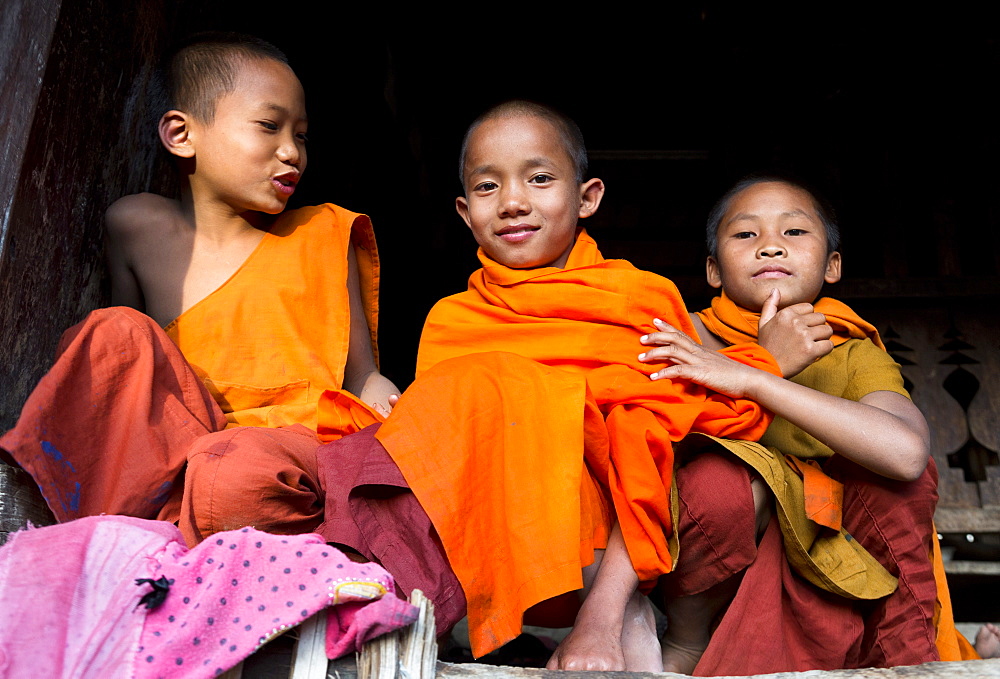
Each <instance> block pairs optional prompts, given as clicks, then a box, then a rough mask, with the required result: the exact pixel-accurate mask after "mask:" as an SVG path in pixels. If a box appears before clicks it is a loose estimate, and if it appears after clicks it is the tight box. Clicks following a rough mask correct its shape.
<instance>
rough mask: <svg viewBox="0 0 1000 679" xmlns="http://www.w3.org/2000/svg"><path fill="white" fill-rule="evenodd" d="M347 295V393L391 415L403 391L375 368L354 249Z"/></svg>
mask: <svg viewBox="0 0 1000 679" xmlns="http://www.w3.org/2000/svg"><path fill="white" fill-rule="evenodd" d="M347 294H348V297H349V299H350V304H351V337H350V344H349V346H348V349H347V364H346V365H345V366H344V389H346V390H347V391H349V392H351V393H352V394H354V395H355V396H357V397H358V398H360V399H361V400H362V401H364V402H365V403H367V404H369V405H370V406H372V407H373V408H375V410H377V411H378V412H379V413H381V414H382V415H388V414H389V412H390V411H391V410H392V406H393V405H395V404H396V401H397V400H398V399H399V389H398V388H397V387H396V385H395V384H393V383H392V382H391V381H390V380H389V379H387V378H386V377H384V376H383V375H382V373H380V372H379V371H378V368H377V367H376V366H375V352H374V351H372V339H371V331H370V329H369V328H368V320H367V319H366V318H365V310H364V303H363V302H362V300H361V281H360V277H359V276H358V259H357V256H356V255H355V254H354V248H353V247H349V248H348V250H347Z"/></svg>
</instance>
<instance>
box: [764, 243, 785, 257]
mask: <svg viewBox="0 0 1000 679" xmlns="http://www.w3.org/2000/svg"><path fill="white" fill-rule="evenodd" d="M757 256H758V257H784V256H785V249H784V248H783V247H781V246H778V245H765V246H763V247H762V248H760V249H759V250H758V251H757Z"/></svg>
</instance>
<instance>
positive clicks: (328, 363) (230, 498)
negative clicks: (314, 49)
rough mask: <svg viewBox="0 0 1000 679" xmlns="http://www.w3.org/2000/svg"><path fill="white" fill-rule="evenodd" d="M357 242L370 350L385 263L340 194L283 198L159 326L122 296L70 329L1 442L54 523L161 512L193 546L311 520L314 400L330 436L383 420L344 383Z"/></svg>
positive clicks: (289, 528) (317, 492) (318, 509)
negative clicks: (218, 280)
mask: <svg viewBox="0 0 1000 679" xmlns="http://www.w3.org/2000/svg"><path fill="white" fill-rule="evenodd" d="M352 246H353V247H354V252H355V255H356V259H357V262H358V272H359V279H360V284H361V286H360V287H361V297H362V301H363V304H364V311H365V315H366V318H367V320H368V325H369V328H370V330H371V333H372V344H373V348H374V346H375V344H374V338H375V333H376V330H377V326H376V322H377V299H378V278H379V276H378V255H377V251H376V249H375V240H374V236H373V234H372V230H371V224H370V222H369V220H368V218H367V217H365V216H364V215H359V214H355V213H353V212H350V211H348V210H344V209H342V208H340V207H337V206H334V205H322V206H318V207H307V208H301V209H298V210H293V211H290V212H287V213H284V214H282V215H280V216H279V217H278V218H277V219H276V220H275V222H274V224H273V225H272V227H271V228H270V230H269V231H268V232H267V233H266V234H264V236H263V238H262V240H261V242H260V243H259V245H258V246H257V248H256V249H255V250H254V252H253V253H251V255H250V256H249V257H248V258H247V259H246V261H245V262H244V263H243V264H242V265H241V266H240V268H239V269H238V270H237V271H236V272H235V273H234V274H233V275H232V276H231V277H230V278H229V279H228V280H227V281H226V282H225V283H224V284H223V285H222V286H220V287H219V288H218V289H216V290H215V291H214V292H212V293H211V294H209V295H208V296H207V297H205V298H204V299H203V300H201V301H200V302H198V303H197V304H195V305H194V306H192V307H191V308H190V309H188V310H187V311H185V312H184V313H183V314H181V315H180V316H179V317H178V318H177V319H176V320H175V321H174V322H172V323H171V324H169V325H168V326H167V328H166V332H164V330H163V329H161V328H160V327H158V326H157V324H156V322H155V321H154V320H153V319H151V318H149V317H148V316H146V315H145V314H142V313H140V312H138V311H136V310H135V309H130V308H122V307H113V308H108V309H99V310H97V311H94V312H92V313H91V314H89V315H88V317H87V318H86V320H84V321H83V322H82V323H79V324H77V325H76V326H74V327H72V328H70V329H69V330H67V331H66V332H65V333H64V334H63V337H62V340H61V341H60V344H59V348H58V350H57V358H56V361H55V363H54V365H53V366H52V369H51V370H50V371H49V372H48V373H47V374H46V375H45V376H44V377H43V378H42V380H41V381H40V382H39V383H38V385H37V387H36V388H35V390H34V391H33V392H32V394H31V395H30V397H29V398H28V400H27V402H26V404H25V406H24V408H23V409H22V411H21V416H20V418H19V419H18V422H17V425H16V426H15V427H14V428H13V429H12V430H10V431H9V432H7V433H6V434H5V435H4V436H3V437H2V439H0V446H2V447H3V448H4V449H5V450H8V451H9V452H10V453H11V454H12V455H13V456H14V458H15V459H16V460H17V462H18V463H19V464H20V465H21V466H22V467H24V468H25V469H26V470H28V471H29V472H30V473H31V475H32V477H33V478H34V480H35V482H36V483H37V484H38V486H39V488H40V489H41V491H42V494H43V495H44V497H45V498H46V501H47V502H48V504H49V506H50V508H51V509H52V511H53V513H54V514H55V516H56V518H57V519H58V520H59V521H68V520H71V519H75V518H79V517H82V516H90V515H95V514H101V513H108V514H124V515H129V516H135V517H140V518H158V519H161V520H166V521H170V522H178V524H179V527H180V529H181V531H182V533H183V534H184V537H185V539H186V540H187V542H188V544H189V545H191V546H193V545H194V544H196V543H197V542H199V541H200V540H202V539H204V537H205V536H206V535H207V534H210V533H212V532H216V531H219V530H227V529H231V528H237V527H242V526H245V525H254V526H256V527H258V528H261V529H265V530H267V531H269V532H275V533H282V532H288V533H295V532H309V531H311V530H312V529H314V528H315V527H316V526H317V525H318V524H319V522H320V520H321V519H322V511H323V504H324V498H323V493H322V490H321V489H320V488H319V484H318V480H317V472H316V449H317V447H318V445H319V441H318V440H317V436H316V431H315V429H316V427H317V401H320V403H319V408H318V410H319V411H320V412H322V413H323V414H324V421H325V422H326V423H327V427H326V428H325V429H324V430H323V432H322V433H323V435H324V436H325V437H327V438H328V439H332V438H336V437H337V436H339V435H342V434H345V433H349V432H351V431H356V430H357V429H360V428H362V427H363V426H366V425H367V424H370V423H371V422H374V421H377V419H379V418H378V416H377V415H376V414H375V413H374V412H372V411H371V410H370V409H369V408H368V407H367V406H365V405H364V404H362V403H361V402H360V401H358V400H357V399H356V398H354V397H353V396H351V395H350V394H348V393H346V392H344V391H342V390H340V387H341V386H342V380H343V375H344V368H345V364H346V361H347V351H348V346H349V337H350V301H349V297H348V289H347V281H348V253H349V248H350V247H352ZM321 394H322V398H321ZM237 425H254V426H237ZM303 425H305V426H303ZM224 429H225V431H223V430H224Z"/></svg>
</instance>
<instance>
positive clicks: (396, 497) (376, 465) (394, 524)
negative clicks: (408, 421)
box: [316, 424, 466, 635]
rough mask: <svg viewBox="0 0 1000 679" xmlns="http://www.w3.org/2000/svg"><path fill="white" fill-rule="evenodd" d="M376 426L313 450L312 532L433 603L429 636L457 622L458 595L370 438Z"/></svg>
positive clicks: (405, 490)
mask: <svg viewBox="0 0 1000 679" xmlns="http://www.w3.org/2000/svg"><path fill="white" fill-rule="evenodd" d="M380 426H381V425H378V424H374V425H371V426H370V427H366V428H364V429H362V430H361V431H359V432H357V433H356V434H352V435H350V436H345V437H344V438H342V439H339V440H337V441H334V442H333V443H328V444H326V445H324V446H321V447H320V449H319V452H318V453H317V463H318V466H319V481H320V486H321V487H322V489H323V491H324V492H325V493H326V520H325V521H324V522H323V523H322V524H320V526H319V528H317V529H316V532H317V533H319V534H320V535H322V536H323V537H324V538H325V539H326V540H327V542H333V543H335V544H338V545H345V546H347V547H350V548H351V549H353V550H355V551H357V552H359V553H360V554H362V555H363V556H365V557H366V558H368V559H370V560H372V561H375V562H376V563H378V564H380V565H381V566H382V567H383V568H385V569H386V570H387V571H389V573H391V574H392V577H393V579H394V580H395V581H396V586H397V587H398V588H399V590H400V591H401V592H402V593H403V594H404V595H405V596H407V597H408V596H409V595H410V592H412V591H413V590H414V589H419V590H421V591H422V592H423V593H424V595H425V596H426V597H427V598H428V599H430V600H431V601H432V602H433V603H434V615H435V618H436V623H437V632H438V634H439V635H440V634H444V633H445V632H447V631H448V630H450V629H451V628H452V627H453V626H454V625H455V623H457V622H458V621H459V620H461V619H462V618H463V617H465V614H466V603H465V593H464V592H463V591H462V586H461V584H460V583H459V582H458V578H456V577H455V574H454V572H453V571H452V569H451V566H450V565H449V564H448V558H447V557H446V556H445V553H444V548H443V547H442V546H441V542H440V541H439V540H438V537H437V533H436V532H435V530H434V527H433V526H432V525H431V521H430V519H429V518H428V517H427V513H426V512H424V510H423V508H422V507H421V506H420V503H419V502H417V499H416V497H414V495H413V493H412V492H410V489H409V486H408V485H407V483H406V480H405V479H404V478H403V475H402V473H400V471H399V468H398V467H397V466H396V463H395V462H393V460H392V458H391V457H390V456H389V453H388V452H386V450H385V448H384V447H383V446H382V444H381V443H379V442H378V441H377V440H376V439H375V432H377V431H378V429H379V427H380Z"/></svg>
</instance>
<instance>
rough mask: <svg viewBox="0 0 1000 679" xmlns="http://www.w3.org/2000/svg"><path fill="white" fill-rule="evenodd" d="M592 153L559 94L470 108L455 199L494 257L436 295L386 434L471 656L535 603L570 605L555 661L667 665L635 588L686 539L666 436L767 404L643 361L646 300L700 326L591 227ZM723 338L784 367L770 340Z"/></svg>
mask: <svg viewBox="0 0 1000 679" xmlns="http://www.w3.org/2000/svg"><path fill="white" fill-rule="evenodd" d="M585 172H586V151H585V149H584V145H583V140H582V136H581V135H580V132H579V128H577V127H576V125H575V124H574V123H573V122H572V121H570V120H569V119H567V118H565V117H564V116H562V115H560V114H558V113H556V112H554V111H552V110H551V109H549V108H546V107H543V106H540V105H537V104H533V103H528V102H517V101H515V102H508V103H506V104H501V105H500V106H498V107H496V108H494V109H491V110H489V111H487V112H486V113H485V114H484V115H482V116H481V117H480V118H479V119H477V120H476V121H475V122H474V123H473V124H472V126H471V127H470V128H469V131H468V132H467V134H466V138H465V143H464V145H463V152H462V162H461V173H462V182H463V186H464V189H465V195H464V196H461V197H459V198H458V199H457V201H456V203H457V209H458V212H459V214H460V215H461V216H462V218H463V219H464V220H465V222H466V224H467V225H468V226H469V228H470V229H471V230H472V233H473V235H474V236H475V238H476V241H477V242H478V243H479V245H480V251H479V258H480V260H481V261H482V264H483V267H482V269H480V270H479V271H477V272H475V273H474V274H473V275H472V277H471V278H470V281H469V289H468V290H467V291H466V292H462V293H459V294H457V295H453V296H451V297H448V298H446V299H444V300H441V301H440V302H438V304H437V305H436V306H435V307H434V309H433V310H432V311H431V312H430V314H429V316H428V318H427V322H426V324H425V327H424V332H423V336H422V338H421V343H420V351H419V356H418V365H417V379H416V381H415V382H414V383H413V385H412V386H411V387H410V388H409V389H408V390H407V392H406V393H405V394H404V395H403V396H402V398H401V399H400V401H399V403H398V404H397V405H396V406H395V408H394V410H393V412H392V414H391V416H390V417H389V418H388V419H387V421H386V422H385V424H383V425H382V427H381V429H379V431H378V432H377V434H376V435H375V438H376V439H377V440H378V442H380V443H381V444H382V445H383V446H384V447H385V449H386V450H387V451H388V453H389V454H390V455H391V456H392V459H393V461H394V462H395V464H396V465H398V467H399V470H400V471H401V472H402V476H403V477H405V480H406V483H407V484H408V486H409V488H410V489H411V490H412V491H413V493H414V494H415V496H416V499H417V500H419V502H420V505H421V506H422V507H423V510H424V511H426V513H427V515H428V516H429V517H430V520H431V522H432V523H433V527H434V529H435V531H436V535H437V537H438V538H439V539H440V542H441V544H442V546H443V549H444V552H445V553H446V554H447V558H448V561H449V563H450V565H451V568H452V569H453V570H454V573H455V575H456V576H457V578H458V580H459V581H460V582H461V586H462V589H463V590H464V593H465V597H466V599H467V601H468V615H469V625H470V636H471V641H472V646H473V654H474V655H476V656H477V657H478V656H482V655H484V654H485V653H487V652H489V651H492V650H493V649H495V648H498V647H499V646H501V645H503V644H504V643H506V642H508V641H510V640H511V639H513V638H514V637H516V636H517V635H518V634H519V633H520V631H521V625H522V620H529V621H536V622H545V623H548V624H554V625H556V626H563V625H567V624H573V622H574V616H575V626H574V630H573V632H572V633H571V634H570V636H569V637H567V638H566V640H564V642H563V643H562V644H561V645H560V647H559V648H558V649H557V651H556V653H555V655H554V656H553V657H552V659H551V660H550V663H549V666H550V667H553V668H561V669H593V670H625V669H629V670H634V671H642V670H652V671H655V670H658V669H660V665H661V659H660V651H659V644H658V641H657V639H656V636H655V626H654V622H653V619H652V611H651V610H650V608H649V603H648V600H647V599H646V598H645V597H644V596H643V595H642V594H641V593H640V587H644V588H645V587H649V586H652V584H653V583H654V582H655V581H656V579H657V578H658V577H659V576H661V575H662V574H664V573H666V572H668V571H670V569H671V567H672V565H673V562H674V558H675V557H676V541H675V540H674V539H673V537H672V536H673V525H672V518H671V516H672V513H673V512H672V509H674V507H673V506H672V505H673V504H674V503H673V502H672V493H671V485H672V469H673V445H672V444H673V443H674V442H677V441H679V440H681V439H682V438H683V437H685V436H686V435H687V434H688V433H690V432H692V431H698V432H705V433H709V434H713V435H717V436H723V437H736V438H748V439H756V438H757V437H759V436H760V435H761V434H762V433H763V431H764V429H765V428H766V426H767V424H768V422H769V419H770V418H769V416H768V415H767V414H766V413H765V412H764V411H763V410H762V409H761V408H759V407H758V406H757V405H756V404H755V403H753V402H751V401H748V400H744V399H733V398H730V397H727V396H722V395H720V394H718V393H715V392H713V391H710V390H707V389H705V388H703V387H700V386H698V385H695V384H693V383H692V382H690V381H688V380H684V379H680V380H659V381H656V382H651V381H650V380H649V379H648V377H647V375H646V372H645V371H644V369H645V366H644V365H643V364H642V363H640V362H639V361H638V360H637V347H638V346H639V345H638V344H637V343H636V335H635V333H636V332H637V331H639V332H650V331H653V330H655V327H654V326H653V325H652V324H651V322H650V318H651V316H650V314H651V313H652V312H653V311H654V310H655V312H656V313H658V314H661V315H663V316H662V317H663V318H667V319H668V320H670V321H671V322H672V323H677V324H680V325H681V326H682V327H684V328H687V330H688V331H689V332H693V327H692V326H691V325H690V321H689V320H688V316H687V312H686V310H685V307H684V303H683V301H682V299H681V297H680V295H679V294H678V292H677V290H676V288H675V287H674V285H673V284H672V283H670V281H668V280H666V279H664V278H662V277H660V276H657V275H654V274H651V273H648V272H644V271H640V270H637V269H636V268H635V267H633V266H632V265H630V264H629V263H627V262H624V261H621V260H605V259H604V258H603V257H602V256H601V253H600V252H599V251H598V249H597V245H596V244H595V242H594V241H593V239H591V238H590V236H588V235H587V233H586V232H585V231H583V230H581V229H579V228H578V226H577V221H578V219H580V218H584V217H588V216H590V215H592V214H593V213H594V212H595V211H596V210H597V208H598V206H599V205H600V202H601V198H602V196H603V194H604V185H603V183H602V182H601V180H600V179H596V178H591V179H585V174H584V173H585ZM723 353H724V354H726V355H727V356H728V358H725V359H724V360H731V359H735V361H742V362H744V363H746V364H747V365H750V366H754V368H755V369H757V368H760V369H763V370H770V371H772V372H774V373H775V374H777V366H776V365H775V364H774V363H773V361H771V360H770V359H769V357H768V355H767V353H766V352H764V351H762V350H760V349H759V347H756V346H751V345H744V346H743V347H738V348H736V349H731V350H723ZM735 361H734V362H735ZM334 445H337V444H334ZM383 565H384V566H386V567H387V568H388V569H389V570H390V571H391V572H392V570H393V569H392V568H391V567H390V566H389V565H387V564H386V563H384V562H383ZM581 589H582V590H583V593H584V596H583V600H582V604H581V602H580V595H579V593H578V590H581ZM526 613H527V614H526ZM567 616H568V617H567Z"/></svg>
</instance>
